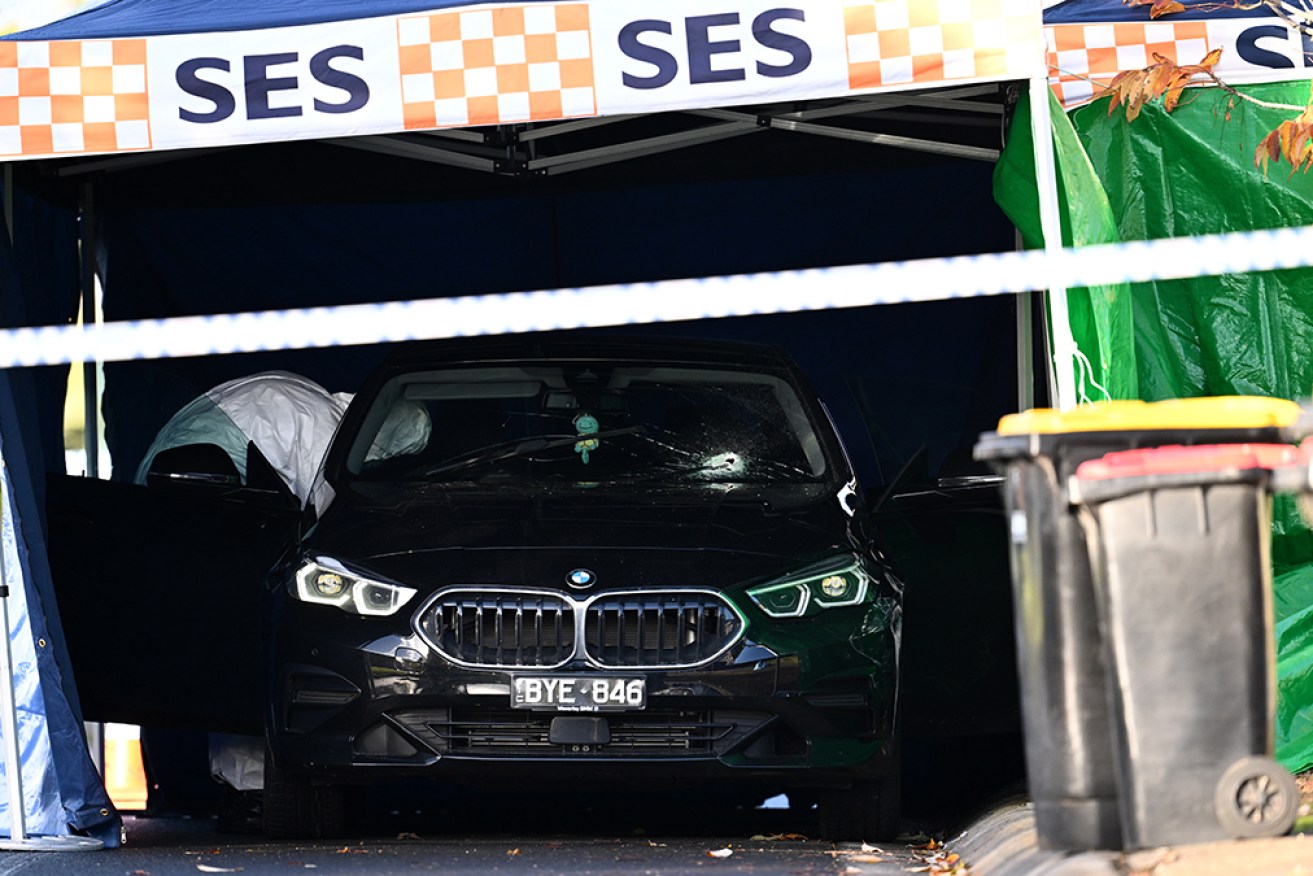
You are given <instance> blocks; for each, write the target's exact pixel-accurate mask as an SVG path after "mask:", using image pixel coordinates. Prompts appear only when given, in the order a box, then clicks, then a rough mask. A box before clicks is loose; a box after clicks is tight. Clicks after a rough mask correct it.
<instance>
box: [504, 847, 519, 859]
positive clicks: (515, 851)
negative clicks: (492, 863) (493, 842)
mask: <svg viewBox="0 0 1313 876" xmlns="http://www.w3.org/2000/svg"><path fill="white" fill-rule="evenodd" d="M519 853H520V850H519V849H507V850H506V856H507V857H509V858H514V857H515V856H516V855H518V854H519Z"/></svg>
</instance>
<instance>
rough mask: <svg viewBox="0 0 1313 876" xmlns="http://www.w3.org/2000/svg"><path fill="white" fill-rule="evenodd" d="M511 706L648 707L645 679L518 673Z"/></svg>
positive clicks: (588, 709) (572, 709) (576, 708)
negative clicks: (519, 674)
mask: <svg viewBox="0 0 1313 876" xmlns="http://www.w3.org/2000/svg"><path fill="white" fill-rule="evenodd" d="M513 681H514V684H513V685H512V686H511V707H512V708H515V709H537V710H541V711H552V712H622V711H629V710H631V709H642V708H645V707H646V706H647V680H646V679H644V678H621V677H616V676H605V677H603V676H593V675H521V676H516V677H515V678H514V679H513Z"/></svg>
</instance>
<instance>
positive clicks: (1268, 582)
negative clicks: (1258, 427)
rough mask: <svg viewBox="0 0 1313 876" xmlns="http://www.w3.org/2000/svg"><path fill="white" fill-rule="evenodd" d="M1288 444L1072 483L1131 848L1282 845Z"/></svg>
mask: <svg viewBox="0 0 1313 876" xmlns="http://www.w3.org/2000/svg"><path fill="white" fill-rule="evenodd" d="M1295 460H1296V452H1295V449H1294V448H1293V447H1291V446H1289V445H1284V444H1277V445H1268V444H1262V445H1218V446H1196V447H1159V448H1152V449H1146V450H1132V451H1123V452H1119V453H1112V454H1108V455H1106V456H1104V457H1102V458H1101V459H1098V460H1091V461H1089V462H1085V463H1083V464H1082V465H1081V466H1080V467H1079V468H1077V470H1076V476H1075V478H1073V480H1072V483H1071V485H1070V490H1071V496H1072V499H1073V501H1076V502H1078V503H1079V507H1080V509H1081V511H1080V513H1081V520H1082V524H1083V525H1084V528H1085V532H1086V536H1087V539H1088V543H1089V551H1090V557H1091V559H1092V561H1093V570H1094V585H1095V588H1094V589H1095V595H1096V604H1097V608H1098V611H1099V615H1100V619H1101V625H1102V628H1103V631H1104V643H1105V647H1106V649H1107V655H1108V661H1109V678H1110V681H1111V684H1110V688H1109V691H1110V693H1111V698H1110V708H1111V718H1112V738H1113V761H1114V764H1115V766H1116V774H1117V785H1118V798H1119V811H1120V814H1121V828H1122V833H1123V838H1124V843H1125V847H1126V848H1132V849H1136V848H1148V847H1152V846H1161V845H1172V844H1177V843H1193V842H1207V841H1213V840H1222V839H1230V838H1246V837H1262V836H1276V835H1279V834H1283V833H1285V832H1286V831H1288V830H1289V829H1290V827H1291V825H1292V824H1293V823H1294V820H1295V814H1296V809H1297V807H1298V805H1299V792H1298V789H1297V788H1296V787H1295V782H1294V779H1293V777H1292V776H1291V775H1290V773H1289V772H1287V771H1286V769H1285V768H1284V767H1283V766H1281V765H1280V764H1279V763H1277V761H1276V760H1275V759H1274V758H1273V756H1272V753H1273V732H1274V731H1273V712H1274V708H1275V698H1276V671H1275V657H1274V654H1273V651H1274V644H1273V635H1272V576H1271V565H1270V561H1269V560H1270V558H1269V548H1268V544H1269V538H1270V531H1271V504H1272V502H1271V489H1272V470H1273V469H1280V468H1282V467H1289V466H1293V464H1294V463H1295Z"/></svg>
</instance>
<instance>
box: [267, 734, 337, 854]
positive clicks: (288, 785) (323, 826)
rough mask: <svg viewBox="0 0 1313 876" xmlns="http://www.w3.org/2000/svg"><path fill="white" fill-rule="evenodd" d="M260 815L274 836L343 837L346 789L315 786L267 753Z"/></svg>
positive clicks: (300, 837) (268, 833) (269, 832)
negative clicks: (288, 770) (289, 771)
mask: <svg viewBox="0 0 1313 876" xmlns="http://www.w3.org/2000/svg"><path fill="white" fill-rule="evenodd" d="M261 815H262V817H263V821H264V832H265V834H267V835H268V836H271V837H279V838H287V839H322V838H329V837H335V836H340V835H341V834H342V833H343V832H344V831H345V829H346V791H345V789H343V788H340V787H335V786H333V785H315V784H312V783H311V782H310V780H309V779H306V778H304V777H301V776H295V775H291V774H289V773H287V772H285V771H284V770H281V769H278V768H277V767H275V766H273V762H272V758H270V757H269V755H268V754H266V755H265V759H264V792H263V794H262V800H261Z"/></svg>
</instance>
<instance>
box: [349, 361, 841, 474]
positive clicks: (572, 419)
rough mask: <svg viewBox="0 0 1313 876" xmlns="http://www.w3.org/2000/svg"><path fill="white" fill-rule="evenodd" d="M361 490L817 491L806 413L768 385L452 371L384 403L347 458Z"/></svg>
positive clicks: (764, 379) (594, 372) (391, 388)
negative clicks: (707, 487) (660, 487)
mask: <svg viewBox="0 0 1313 876" xmlns="http://www.w3.org/2000/svg"><path fill="white" fill-rule="evenodd" d="M347 470H348V471H349V472H350V474H351V475H352V476H353V479H354V480H356V481H363V482H380V483H383V482H393V483H395V482H401V483H439V482H440V483H461V482H476V483H480V484H496V483H498V482H504V483H507V484H516V483H525V482H530V483H532V482H542V481H552V482H589V483H626V482H641V481H647V480H660V481H665V482H675V483H680V482H683V483H689V484H735V483H771V484H785V483H815V482H817V481H819V480H821V479H822V477H823V476H824V474H825V470H826V469H825V458H824V454H823V452H822V450H821V446H820V441H819V439H818V438H817V436H816V433H815V431H814V430H813V428H812V424H811V421H810V419H809V417H808V414H807V412H806V409H805V408H804V407H803V405H802V403H801V402H800V401H799V398H798V395H797V393H796V392H795V391H794V389H793V387H792V386H791V385H790V384H789V383H788V382H786V381H784V380H782V379H780V378H779V377H775V376H773V375H769V374H759V373H752V372H743V371H732V370H716V369H702V368H688V367H652V366H626V365H610V364H606V363H588V364H579V365H577V366H573V367H571V366H559V367H558V366H553V367H542V366H524V367H516V366H508V367H494V368H486V367H484V368H453V369H446V370H441V371H424V372H416V373H411V374H406V375H402V376H400V377H397V378H395V379H393V380H392V381H391V382H390V383H388V384H387V385H386V386H385V387H384V388H383V390H382V391H381V392H380V393H379V395H378V397H377V399H376V400H375V403H374V405H373V406H372V408H371V409H370V411H369V412H368V414H367V416H366V417H365V419H364V421H363V424H362V427H361V429H360V432H359V434H358V435H357V437H356V440H355V441H354V443H353V445H352V448H351V451H350V455H349V457H348V460H347Z"/></svg>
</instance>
